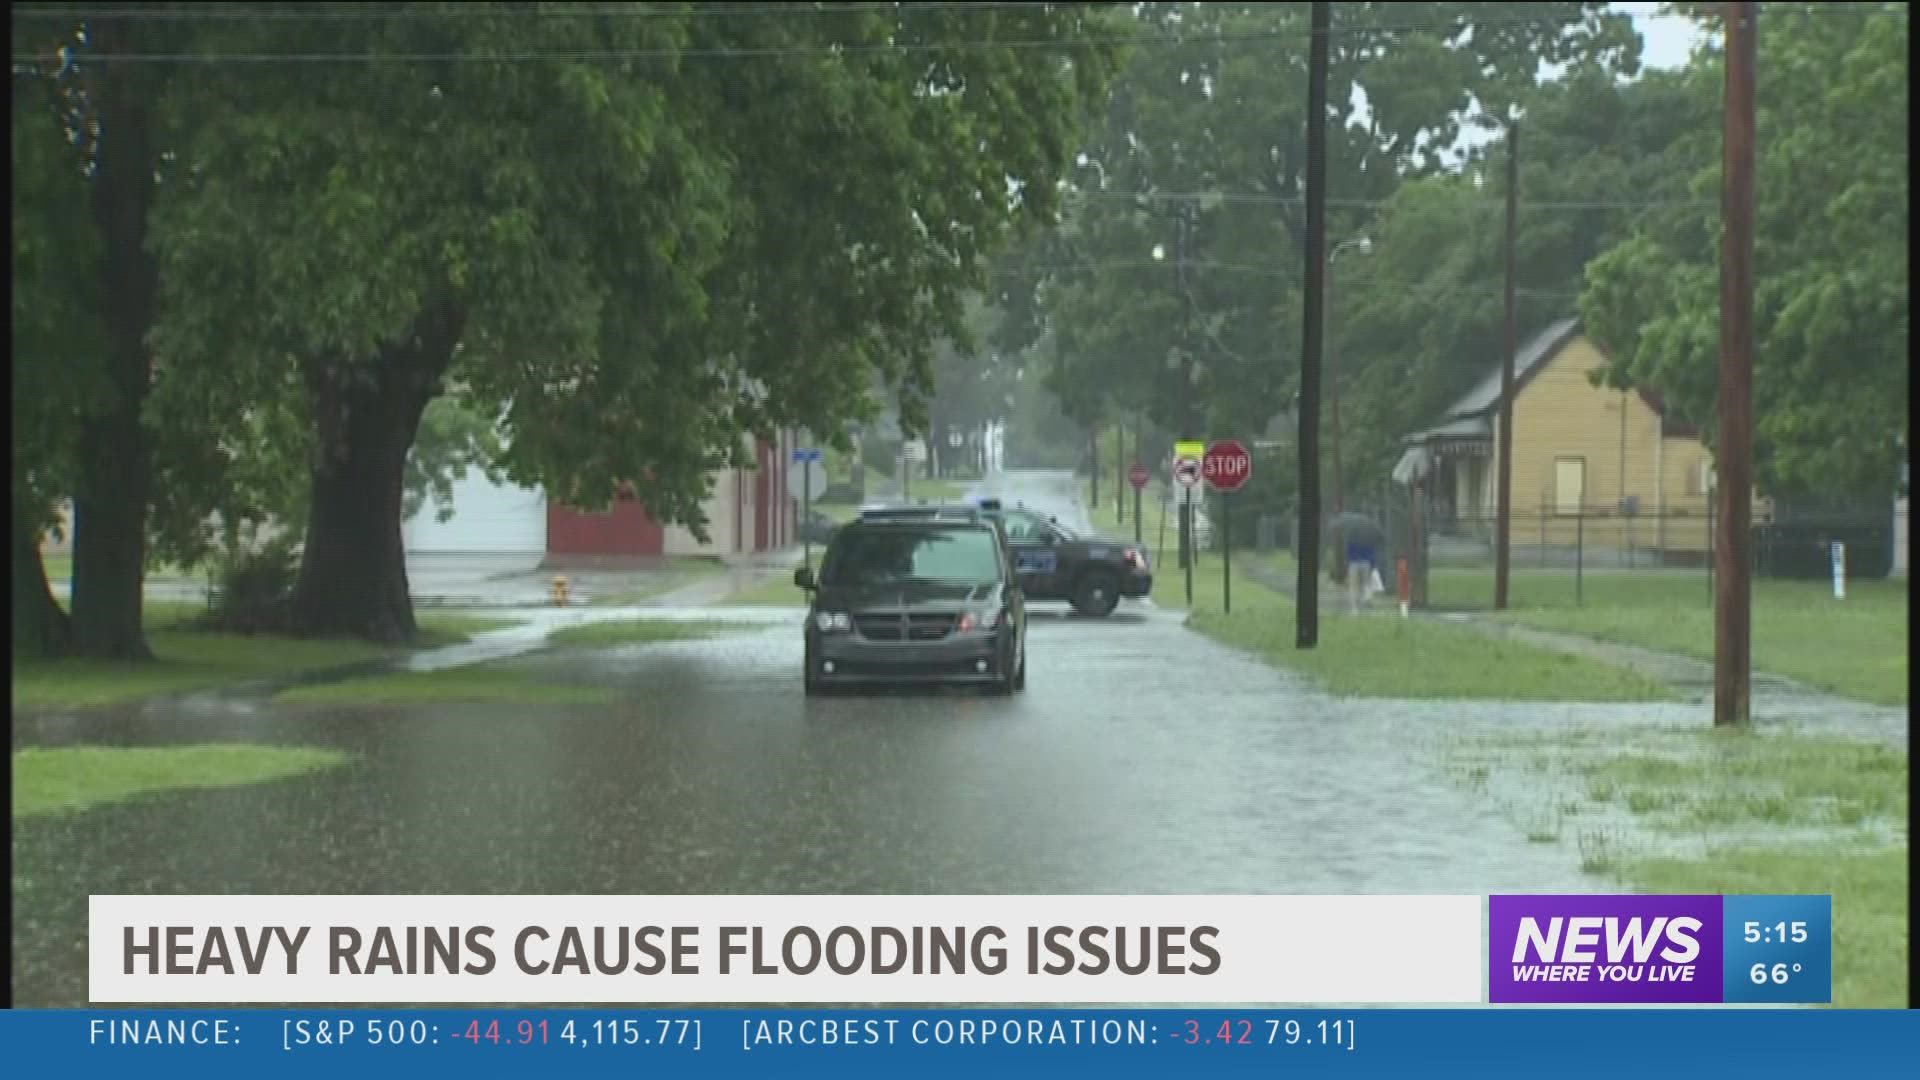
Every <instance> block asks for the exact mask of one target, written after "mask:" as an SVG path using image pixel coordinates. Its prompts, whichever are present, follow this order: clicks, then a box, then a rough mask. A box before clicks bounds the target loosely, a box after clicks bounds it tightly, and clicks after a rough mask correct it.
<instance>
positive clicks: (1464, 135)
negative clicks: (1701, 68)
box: [1359, 2, 1700, 163]
mask: <svg viewBox="0 0 1920 1080" xmlns="http://www.w3.org/2000/svg"><path fill="white" fill-rule="evenodd" d="M1661 6H1662V5H1661V4H1659V3H1653V2H1641V3H1616V4H1614V5H1613V7H1614V9H1615V10H1617V11H1624V12H1626V13H1628V14H1630V15H1632V16H1633V22H1634V25H1635V26H1636V27H1637V28H1638V29H1639V31H1640V40H1641V48H1640V65H1641V68H1642V69H1643V70H1644V69H1647V68H1678V67H1685V66H1686V63H1687V57H1688V56H1689V55H1690V54H1691V53H1692V52H1693V47H1694V45H1696V44H1697V43H1698V42H1699V41H1700V33H1699V31H1698V30H1697V29H1696V28H1695V27H1694V24H1693V22H1692V21H1691V20H1689V19H1686V18H1684V17H1682V16H1679V15H1662V14H1660V8H1661ZM1541 67H1542V70H1543V73H1545V72H1550V71H1551V70H1552V69H1551V68H1550V67H1549V66H1548V65H1544V64H1543V65H1541ZM1359 100H1363V101H1364V100H1365V97H1364V95H1361V96H1360V98H1359ZM1491 137H1492V136H1491V135H1490V134H1489V133H1487V132H1485V131H1482V130H1481V129H1479V128H1476V127H1467V128H1465V129H1463V130H1462V131H1461V132H1460V138H1459V139H1458V140H1457V141H1455V142H1454V144H1453V147H1452V152H1451V153H1449V154H1447V155H1446V159H1447V160H1449V161H1451V162H1453V163H1458V162H1459V161H1460V160H1461V158H1462V157H1463V156H1464V154H1465V151H1466V149H1467V148H1468V147H1472V146H1479V145H1481V144H1482V143H1485V142H1487V141H1488V140H1489V139H1490V138H1491Z"/></svg>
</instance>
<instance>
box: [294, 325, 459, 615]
mask: <svg viewBox="0 0 1920 1080" xmlns="http://www.w3.org/2000/svg"><path fill="white" fill-rule="evenodd" d="M460 325H461V319H460V315H459V313H458V311H457V310H456V309H455V308H454V306H453V305H452V304H451V303H448V302H444V301H439V302H435V303H434V304H433V305H432V307H431V309H430V310H429V312H428V313H427V314H425V315H423V316H422V317H421V319H420V320H419V322H418V324H416V327H415V331H414V333H413V335H412V336H411V337H410V339H409V340H407V341H405V342H403V343H401V344H398V345H395V346H392V347H389V348H388V349H386V350H383V352H382V353H381V355H379V356H378V357H376V358H375V359H374V360H373V361H372V362H370V363H368V364H364V365H350V364H334V363H328V362H325V361H316V362H310V363H309V364H308V365H307V369H306V371H305V373H304V374H305V376H306V382H307V392H308V398H309V400H310V402H311V403H312V408H313V415H314V422H315V425H316V427H317V431H318V434H319V436H320V439H319V442H320V447H321V450H320V453H319V456H318V457H317V459H316V461H315V464H314V468H313V488H312V511H311V513H310V514H309V515H308V519H307V537H306V547H305V550H304V551H303V552H302V554H301V562H300V579H299V582H298V584H297V585H296V586H295V587H294V595H293V608H292V612H291V620H290V621H291V629H292V630H293V631H294V632H295V633H298V634H306V635H314V636H346V637H357V638H366V639H369V640H372V641H379V642H385V643H399V642H405V641H411V640H412V639H413V636H414V630H415V625H414V619H413V597H412V595H411V593H410V592H409V590H408V584H407V561H406V549H405V546H404V543H403V541H402V539H401V535H400V524H401V501H402V491H403V487H404V481H405V473H406V463H407V452H408V450H409V449H411V448H412V446H413V440H414V436H415V435H416V434H417V433H418V432H419V429H420V416H421V414H422V413H423V412H425V411H426V407H427V403H428V402H429V401H432V400H433V398H434V396H435V395H436V394H438V393H439V390H440V376H441V375H442V374H444V373H445V372H446V370H447V367H448V365H449V364H450V363H451V362H452V358H453V348H454V345H455V344H456V343H457V342H458V341H459V335H460Z"/></svg>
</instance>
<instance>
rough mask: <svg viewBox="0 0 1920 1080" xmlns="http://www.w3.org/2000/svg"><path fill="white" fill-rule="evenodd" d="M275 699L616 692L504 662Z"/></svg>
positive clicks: (435, 701)
mask: <svg viewBox="0 0 1920 1080" xmlns="http://www.w3.org/2000/svg"><path fill="white" fill-rule="evenodd" d="M274 700H275V701H280V702H287V703H290V704H303V705H605V704H609V703H611V702H612V701H613V691H612V690H611V689H609V688H607V687H604V686H585V685H581V684H578V683H563V682H552V681H548V680H547V679H545V678H542V677H541V676H539V675H538V674H536V673H534V672H531V671H528V670H527V669H525V668H522V667H519V666H517V665H514V664H512V663H501V664H477V665H473V666H469V667H458V668H448V669H445V670H442V671H405V672H393V673H389V674H383V675H369V676H367V677H365V678H359V679H348V680H345V681H343V682H333V683H321V684H318V685H315V686H297V687H294V688H292V689H290V690H284V691H282V692H281V693H280V694H278V695H277V696H276V697H275V698H274Z"/></svg>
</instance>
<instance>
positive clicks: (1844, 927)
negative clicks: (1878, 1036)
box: [1467, 729, 1909, 1008]
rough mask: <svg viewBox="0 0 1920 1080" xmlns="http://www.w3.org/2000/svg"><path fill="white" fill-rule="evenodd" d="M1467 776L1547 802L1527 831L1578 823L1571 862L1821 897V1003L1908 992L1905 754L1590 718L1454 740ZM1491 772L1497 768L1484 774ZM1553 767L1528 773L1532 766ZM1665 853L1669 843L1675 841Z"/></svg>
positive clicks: (1883, 1002) (1547, 838) (1550, 833)
mask: <svg viewBox="0 0 1920 1080" xmlns="http://www.w3.org/2000/svg"><path fill="white" fill-rule="evenodd" d="M1467 745H1469V746H1473V747H1475V750H1476V751H1477V752H1478V753H1480V754H1481V755H1482V756H1480V757H1479V760H1478V762H1477V763H1476V764H1475V765H1474V766H1473V768H1472V769H1471V770H1470V772H1471V775H1472V776H1473V778H1474V780H1475V782H1476V786H1479V785H1484V784H1487V783H1488V782H1489V780H1490V779H1491V780H1492V782H1494V783H1500V779H1501V778H1505V779H1517V780H1519V781H1520V783H1521V785H1522V787H1521V790H1524V791H1526V792H1529V793H1530V794H1529V795H1528V796H1527V797H1530V798H1533V799H1536V800H1538V799H1546V800H1549V801H1550V804H1551V806H1552V810H1551V813H1550V814H1549V815H1548V816H1549V817H1550V818H1551V819H1552V821H1551V823H1550V824H1544V825H1543V824H1540V821H1541V819H1540V817H1539V815H1537V814H1536V815H1533V816H1532V817H1531V818H1530V820H1529V823H1528V824H1527V829H1528V838H1529V839H1531V840H1534V841H1536V842H1556V841H1558V840H1559V839H1560V834H1561V831H1562V825H1563V823H1564V822H1567V821H1573V822H1577V823H1580V824H1582V825H1583V826H1584V825H1587V824H1588V823H1593V824H1596V825H1597V824H1598V823H1600V822H1602V821H1606V820H1609V819H1610V820H1612V821H1614V822H1623V821H1624V822H1625V825H1624V827H1623V828H1620V829H1605V830H1597V831H1596V830H1595V829H1584V830H1583V831H1582V832H1581V833H1580V835H1579V840H1580V846H1581V852H1582V862H1583V865H1584V866H1585V868H1586V869H1588V870H1589V871H1591V872H1594V873H1600V874H1605V875H1608V876H1611V877H1614V878H1616V879H1618V880H1619V881H1621V882H1622V883H1623V884H1625V885H1627V886H1629V887H1631V888H1633V889H1636V890H1639V891H1642V892H1648V893H1751V894H1767V893H1780V894H1793V893H1801V894H1816V895H1818V894H1826V895H1831V896H1832V897H1833V912H1834V941H1833V947H1834V1003H1835V1004H1836V1005H1839V1006H1843V1007H1851V1008H1899V1007H1903V1006H1904V1005H1905V1004H1906V1000H1907V977H1906V975H1907V973H1906V952H1907V906H1908V898H1907V869H1906V845H1907V843H1908V842H1909V838H1908V836H1907V835H1906V828H1905V822H1906V820H1907V806H1908V799H1909V795H1908V775H1909V767H1908V761H1907V756H1906V754H1905V753H1904V752H1903V751H1899V750H1895V749H1892V748H1890V747H1887V746H1885V745H1882V744H1878V743H1867V742H1861V741H1857V740H1852V739H1843V738H1837V737H1828V736H1816V735H1797V734H1796V735H1779V734H1754V733H1748V732H1716V731H1713V730H1711V729H1705V730H1688V731H1676V730H1672V729H1659V730H1648V731H1634V732H1618V731H1605V730H1596V729H1585V730H1582V731H1574V732H1565V733H1555V734H1552V735H1542V736H1532V737H1526V738H1521V739H1513V738H1497V739H1496V738H1485V739H1476V740H1469V741H1468V742H1467ZM1490 770H1491V771H1492V772H1494V773H1497V774H1499V775H1498V776H1497V777H1490V775H1489V772H1490ZM1543 776H1552V777H1554V778H1555V779H1554V780H1552V781H1550V782H1548V783H1547V784H1545V785H1543V784H1542V783H1541V777H1543ZM1680 852H1684V854H1681V853H1680Z"/></svg>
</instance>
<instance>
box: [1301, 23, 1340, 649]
mask: <svg viewBox="0 0 1920 1080" xmlns="http://www.w3.org/2000/svg"><path fill="white" fill-rule="evenodd" d="M1329 12H1330V5H1329V4H1328V3H1327V0H1315V2H1314V5H1313V39H1312V44H1311V46H1310V48H1309V51H1308V57H1307V251H1306V256H1307V266H1306V296H1305V297H1304V301H1305V302H1304V303H1302V304H1301V305H1300V311H1301V315H1302V318H1301V333H1300V337H1301V342H1300V408H1299V427H1300V430H1299V436H1298V438H1299V443H1298V445H1299V447H1300V520H1299V523H1298V526H1297V528H1296V530H1295V531H1296V532H1297V533H1298V535H1299V542H1298V543H1297V544H1295V547H1297V548H1298V549H1299V551H1298V552H1296V554H1297V555H1298V556H1299V558H1298V568H1297V577H1296V578H1295V582H1296V585H1295V590H1294V606H1293V612H1294V647H1295V648H1299V649H1311V648H1313V647H1314V646H1315V645H1317V644H1319V643H1320V347H1321V344H1322V342H1321V340H1320V335H1321V331H1322V330H1323V329H1324V327H1323V326H1322V319H1323V315H1324V312H1325V311H1326V299H1325V297H1326V286H1327V281H1326V276H1327V35H1328V29H1329V23H1330V22H1331V16H1330V13H1329Z"/></svg>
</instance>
